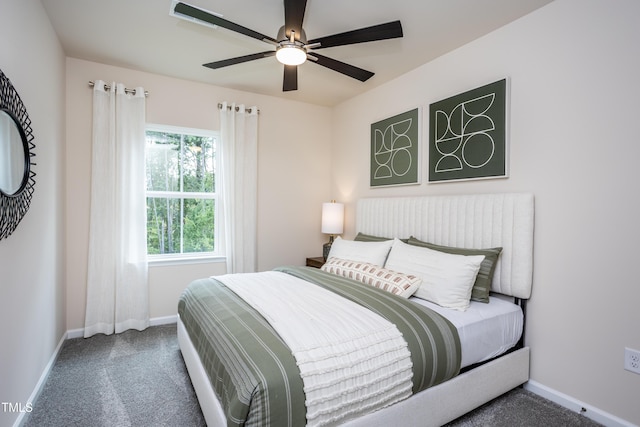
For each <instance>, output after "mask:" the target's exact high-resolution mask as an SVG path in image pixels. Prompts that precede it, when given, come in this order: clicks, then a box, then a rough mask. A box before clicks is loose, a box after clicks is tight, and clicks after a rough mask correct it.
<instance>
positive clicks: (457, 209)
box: [356, 193, 534, 299]
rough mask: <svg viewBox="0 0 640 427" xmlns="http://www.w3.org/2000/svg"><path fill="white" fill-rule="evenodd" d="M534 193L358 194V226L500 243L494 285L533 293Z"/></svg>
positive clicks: (461, 243) (442, 239)
mask: <svg viewBox="0 0 640 427" xmlns="http://www.w3.org/2000/svg"><path fill="white" fill-rule="evenodd" d="M533 224H534V203H533V194H530V193H505V194H477V195H461V196H420V197H386V198H366V199H360V200H358V204H357V213H356V230H357V231H358V232H361V233H365V234H371V235H375V236H382V237H398V238H407V237H409V236H414V237H416V238H418V239H420V240H424V241H428V242H431V243H435V244H438V245H446V246H456V247H464V248H495V247H502V253H501V254H500V258H499V260H498V263H497V265H496V270H495V274H494V277H493V283H492V285H491V290H492V291H494V292H499V293H501V294H505V295H511V296H514V297H517V298H523V299H528V298H529V297H530V296H531V284H532V278H533Z"/></svg>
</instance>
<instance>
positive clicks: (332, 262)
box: [322, 258, 420, 298]
mask: <svg viewBox="0 0 640 427" xmlns="http://www.w3.org/2000/svg"><path fill="white" fill-rule="evenodd" d="M322 270H323V271H326V272H328V273H332V274H336V275H338V276H343V277H347V278H349V279H353V280H357V281H359V282H362V283H364V284H365V285H371V286H373V287H376V288H378V289H382V290H383V291H387V292H389V293H392V294H394V295H398V296H400V297H402V298H409V297H410V296H411V295H413V294H414V292H415V291H416V289H418V286H420V278H419V277H417V276H413V275H410V274H403V273H398V272H396V271H391V270H387V269H386V268H382V267H378V266H376V265H372V264H369V263H367V262H361V261H351V260H346V259H340V258H329V259H328V260H327V262H326V263H325V264H324V265H323V266H322Z"/></svg>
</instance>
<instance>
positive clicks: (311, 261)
mask: <svg viewBox="0 0 640 427" xmlns="http://www.w3.org/2000/svg"><path fill="white" fill-rule="evenodd" d="M323 265H324V258H323V257H321V256H319V257H315V258H307V267H315V268H320V267H322V266H323Z"/></svg>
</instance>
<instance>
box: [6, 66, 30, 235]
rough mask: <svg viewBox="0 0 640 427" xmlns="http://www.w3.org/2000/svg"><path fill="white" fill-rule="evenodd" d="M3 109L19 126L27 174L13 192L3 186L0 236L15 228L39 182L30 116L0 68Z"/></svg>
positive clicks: (25, 172)
mask: <svg viewBox="0 0 640 427" xmlns="http://www.w3.org/2000/svg"><path fill="white" fill-rule="evenodd" d="M0 110H2V111H4V112H6V113H7V114H8V115H9V116H10V117H11V118H12V119H13V121H14V122H15V123H16V125H17V126H18V129H19V131H20V132H19V133H20V137H21V138H22V144H23V147H24V148H25V161H24V174H23V178H22V183H21V185H20V188H19V189H18V190H17V191H16V192H15V193H13V194H6V193H5V192H4V191H2V190H1V189H0V240H2V239H4V238H5V237H9V236H10V235H11V233H13V232H14V231H15V229H16V228H17V227H18V224H19V223H20V221H21V220H22V218H23V217H24V216H25V214H26V213H27V211H28V210H29V206H30V205H31V197H32V196H33V191H34V186H35V183H36V180H35V176H36V174H35V172H34V171H33V168H32V166H35V163H33V158H34V157H35V153H34V149H35V148H36V146H35V144H34V143H33V138H34V137H33V131H32V130H31V120H30V119H29V115H28V114H27V109H26V108H25V106H24V104H23V103H22V100H21V99H20V96H19V95H18V92H16V90H15V88H14V87H13V85H12V84H11V81H10V80H9V79H8V78H7V76H5V74H4V73H3V72H2V70H0ZM0 143H1V142H0Z"/></svg>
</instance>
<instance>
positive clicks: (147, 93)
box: [89, 80, 149, 96]
mask: <svg viewBox="0 0 640 427" xmlns="http://www.w3.org/2000/svg"><path fill="white" fill-rule="evenodd" d="M95 85H96V84H95V82H94V81H92V80H89V87H94V86H95ZM110 89H111V86H109V85H108V84H106V83H105V84H104V90H110ZM124 93H129V94H131V95H135V94H136V90H135V89H129V88H127V87H125V88H124ZM144 96H149V92H147V91H146V90H145V91H144Z"/></svg>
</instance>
